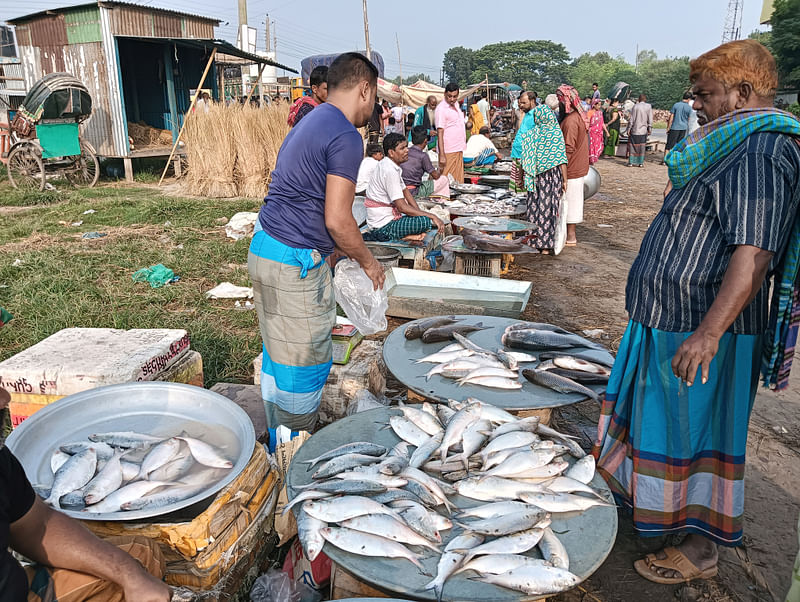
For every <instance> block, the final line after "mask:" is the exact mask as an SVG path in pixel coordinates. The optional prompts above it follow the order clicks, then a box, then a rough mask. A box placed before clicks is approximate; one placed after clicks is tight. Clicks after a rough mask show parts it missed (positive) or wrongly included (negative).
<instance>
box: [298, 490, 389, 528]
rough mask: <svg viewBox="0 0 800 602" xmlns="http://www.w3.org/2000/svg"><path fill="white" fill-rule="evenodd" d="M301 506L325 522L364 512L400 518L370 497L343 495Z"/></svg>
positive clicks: (345, 518) (336, 521)
mask: <svg viewBox="0 0 800 602" xmlns="http://www.w3.org/2000/svg"><path fill="white" fill-rule="evenodd" d="M303 508H305V511H306V512H307V513H308V514H309V516H313V517H314V518H317V519H319V520H321V521H325V522H326V523H339V522H342V521H344V520H347V519H348V518H355V517H356V516H363V515H365V514H389V515H391V516H394V517H396V518H400V515H399V514H397V512H395V511H394V510H392V509H390V508H387V507H386V506H384V505H383V504H379V503H378V502H376V501H374V500H371V499H370V498H366V497H362V496H356V495H345V496H342V497H337V498H332V499H323V500H316V501H313V502H306V503H305V504H303Z"/></svg>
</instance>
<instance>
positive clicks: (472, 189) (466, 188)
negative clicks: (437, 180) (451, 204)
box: [450, 182, 491, 194]
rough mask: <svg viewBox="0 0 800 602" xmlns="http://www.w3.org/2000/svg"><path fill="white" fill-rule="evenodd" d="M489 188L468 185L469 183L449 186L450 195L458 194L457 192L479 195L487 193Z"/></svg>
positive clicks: (483, 185)
mask: <svg viewBox="0 0 800 602" xmlns="http://www.w3.org/2000/svg"><path fill="white" fill-rule="evenodd" d="M490 188H491V187H490V186H486V185H485V184H470V183H469V182H465V183H463V184H458V183H456V184H451V185H450V189H451V194H458V193H459V192H464V193H475V194H480V193H482V192H488V191H489V189H490Z"/></svg>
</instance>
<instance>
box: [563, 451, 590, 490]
mask: <svg viewBox="0 0 800 602" xmlns="http://www.w3.org/2000/svg"><path fill="white" fill-rule="evenodd" d="M594 471H595V461H594V456H592V455H591V454H589V455H586V456H584V457H583V458H581V459H580V460H578V461H577V462H575V464H573V465H572V466H571V467H570V468H569V469H568V470H567V472H566V473H565V474H564V476H566V477H569V478H570V479H575V480H576V481H580V482H581V483H583V484H585V485H588V484H589V483H590V482H591V481H592V479H593V478H594Z"/></svg>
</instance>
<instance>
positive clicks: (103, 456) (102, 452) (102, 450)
mask: <svg viewBox="0 0 800 602" xmlns="http://www.w3.org/2000/svg"><path fill="white" fill-rule="evenodd" d="M90 447H91V448H93V449H94V451H95V453H96V454H97V459H98V460H103V461H104V462H105V461H106V460H110V459H111V458H112V457H113V455H114V449H113V448H112V447H111V446H110V445H108V444H107V443H103V442H101V441H98V442H91V441H74V442H72V443H65V444H64V445H62V446H61V447H60V448H59V449H60V450H61V451H62V452H64V453H67V454H69V455H70V456H73V455H75V454H77V453H79V452H82V451H84V450H87V449H89V448H90Z"/></svg>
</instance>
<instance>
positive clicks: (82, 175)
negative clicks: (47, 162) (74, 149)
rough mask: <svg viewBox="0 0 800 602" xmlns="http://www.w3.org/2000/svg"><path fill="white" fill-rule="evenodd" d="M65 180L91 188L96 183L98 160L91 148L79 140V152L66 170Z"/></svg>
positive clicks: (98, 167)
mask: <svg viewBox="0 0 800 602" xmlns="http://www.w3.org/2000/svg"><path fill="white" fill-rule="evenodd" d="M65 175H66V176H67V180H69V181H70V183H71V184H72V185H73V186H88V187H89V188H91V187H92V186H94V185H95V184H97V180H98V178H99V177H100V162H99V161H98V160H97V155H95V154H94V151H93V150H92V148H91V147H90V146H89V145H88V144H87V143H86V142H84V141H83V140H81V154H80V156H78V158H77V159H75V163H73V164H72V166H71V167H70V168H69V169H68V170H67V171H66V174H65Z"/></svg>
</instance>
